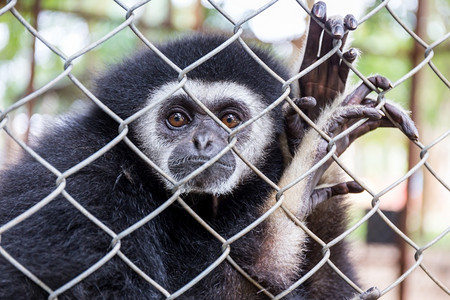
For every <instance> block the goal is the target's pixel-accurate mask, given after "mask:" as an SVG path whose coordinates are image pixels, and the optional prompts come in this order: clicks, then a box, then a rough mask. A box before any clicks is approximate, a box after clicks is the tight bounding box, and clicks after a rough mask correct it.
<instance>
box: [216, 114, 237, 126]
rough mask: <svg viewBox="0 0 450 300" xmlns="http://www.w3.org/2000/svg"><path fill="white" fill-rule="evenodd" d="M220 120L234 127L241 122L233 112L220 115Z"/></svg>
mask: <svg viewBox="0 0 450 300" xmlns="http://www.w3.org/2000/svg"><path fill="white" fill-rule="evenodd" d="M221 121H222V122H223V124H225V125H226V126H227V127H228V128H234V127H236V126H238V125H239V124H240V123H241V119H240V118H239V117H238V116H236V115H235V114H226V115H224V116H223V117H222V119H221Z"/></svg>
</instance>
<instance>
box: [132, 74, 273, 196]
mask: <svg viewBox="0 0 450 300" xmlns="http://www.w3.org/2000/svg"><path fill="white" fill-rule="evenodd" d="M177 85H178V82H170V83H167V84H165V85H163V86H162V87H161V88H159V89H157V90H156V91H154V92H153V93H152V94H151V95H150V96H149V98H148V100H147V104H148V105H152V104H153V105H154V107H152V108H151V109H149V111H148V112H147V113H145V114H144V115H143V116H142V117H140V118H139V119H138V121H137V136H138V139H139V140H140V144H141V145H142V147H143V152H144V153H145V154H146V155H147V156H148V157H149V158H150V159H151V160H152V161H153V162H155V163H156V164H157V165H158V166H159V167H160V168H161V169H162V170H163V171H165V172H166V173H167V174H169V175H170V176H171V177H172V178H173V179H175V180H176V181H178V180H181V179H183V178H185V177H186V176H188V175H190V174H191V173H192V172H194V171H195V170H196V169H198V168H199V167H201V166H202V165H203V164H205V163H206V162H208V161H209V160H210V159H211V158H213V157H215V156H216V155H217V154H219V153H220V152H221V151H223V150H224V149H225V148H226V147H227V145H228V144H229V133H228V132H227V131H226V130H225V129H224V128H222V127H221V126H220V125H219V124H217V123H216V122H215V121H214V120H213V119H212V118H211V117H210V116H209V115H208V114H207V113H206V112H205V111H204V110H203V109H202V108H201V107H200V106H199V105H198V104H197V103H195V102H194V101H193V100H192V99H191V97H190V96H188V94H187V93H186V92H185V91H184V90H183V89H179V90H177V91H176V92H175V93H173V94H171V93H172V92H173V91H174V90H175V89H176V86H177ZM185 86H186V88H187V90H188V92H189V93H191V94H192V95H193V96H194V97H196V98H197V99H199V100H200V101H201V102H202V103H203V104H204V105H205V106H206V107H207V108H208V109H209V110H210V111H211V112H212V113H213V114H214V115H215V116H216V117H217V118H218V119H219V120H220V121H221V122H222V123H223V124H224V125H225V126H226V127H228V128H230V129H231V130H235V129H239V127H240V126H242V125H243V124H245V122H247V121H248V120H249V119H251V118H252V117H255V116H257V115H259V114H260V113H261V112H262V111H263V110H264V109H265V108H266V105H265V104H264V103H263V101H261V100H260V99H259V98H260V97H261V96H260V95H258V94H256V93H254V92H252V91H251V90H250V89H249V88H247V87H245V86H243V85H239V84H237V83H233V82H204V81H200V80H189V81H187V82H186V85H185ZM168 95H170V96H168ZM154 103H157V104H156V105H155V104H154ZM273 131H274V130H273V120H272V119H271V117H269V115H268V114H266V115H264V116H262V117H261V118H259V119H258V120H257V121H255V122H254V123H252V124H250V125H249V126H247V127H245V128H243V130H241V131H239V132H238V133H237V135H236V138H237V142H236V144H235V147H236V149H237V150H238V151H239V152H240V153H241V154H242V156H243V157H244V158H246V159H247V160H248V161H250V162H251V163H252V164H254V165H256V166H258V165H259V164H260V162H261V161H262V160H263V159H264V156H265V153H266V150H267V148H268V145H269V144H270V143H271V142H272V141H273V139H274V138H275V134H274V132H273ZM251 172H252V171H251V170H250V168H249V167H248V166H247V165H246V164H245V163H244V162H243V161H242V160H241V159H240V158H239V157H238V156H237V155H236V154H235V153H234V152H233V151H232V150H230V151H228V152H226V154H224V155H223V156H222V157H221V158H220V159H218V160H217V161H216V162H215V163H214V164H212V165H211V166H210V167H208V168H207V169H206V170H204V171H203V172H201V173H200V174H198V175H197V176H195V177H194V178H192V179H191V180H189V181H188V182H187V183H186V184H185V186H184V190H183V192H197V193H206V194H212V195H221V194H226V193H230V192H232V191H233V189H234V188H235V187H236V186H237V185H239V183H241V182H242V181H244V180H245V179H246V178H247V177H248V176H249V175H250V174H251ZM160 177H161V178H162V179H163V181H164V182H165V184H166V186H167V188H168V189H170V188H171V187H172V184H171V183H170V182H169V181H168V180H166V179H164V178H163V177H162V176H160Z"/></svg>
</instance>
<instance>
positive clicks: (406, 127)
mask: <svg viewBox="0 0 450 300" xmlns="http://www.w3.org/2000/svg"><path fill="white" fill-rule="evenodd" d="M384 108H385V109H386V112H387V113H388V114H389V116H390V117H391V118H392V120H393V121H395V122H397V123H398V124H399V125H400V127H401V128H402V131H403V132H404V133H405V134H406V136H407V137H408V138H409V139H411V140H413V141H415V140H417V139H418V138H419V131H418V130H417V128H416V125H415V124H414V122H413V120H411V118H410V117H409V116H408V115H407V114H406V113H405V112H404V111H403V110H402V109H400V108H398V107H396V106H394V105H392V104H389V103H385V104H384Z"/></svg>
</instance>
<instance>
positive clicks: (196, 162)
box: [169, 155, 234, 169]
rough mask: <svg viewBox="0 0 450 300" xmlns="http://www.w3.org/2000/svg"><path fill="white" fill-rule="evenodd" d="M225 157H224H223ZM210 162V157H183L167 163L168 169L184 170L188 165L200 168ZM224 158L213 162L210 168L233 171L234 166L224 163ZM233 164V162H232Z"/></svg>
mask: <svg viewBox="0 0 450 300" xmlns="http://www.w3.org/2000/svg"><path fill="white" fill-rule="evenodd" d="M225 156H226V155H225ZM210 160H211V158H210V157H206V156H187V157H183V158H180V159H177V160H174V161H172V162H170V163H169V167H170V168H172V167H176V168H180V167H182V168H184V167H189V165H191V166H197V168H199V167H201V166H202V165H203V164H205V163H207V162H209V161H210ZM223 160H224V156H222V157H221V158H220V159H219V160H217V161H216V162H214V164H213V165H211V166H216V165H217V166H221V167H224V168H229V169H234V164H232V163H228V162H224V161H223ZM233 163H234V161H233Z"/></svg>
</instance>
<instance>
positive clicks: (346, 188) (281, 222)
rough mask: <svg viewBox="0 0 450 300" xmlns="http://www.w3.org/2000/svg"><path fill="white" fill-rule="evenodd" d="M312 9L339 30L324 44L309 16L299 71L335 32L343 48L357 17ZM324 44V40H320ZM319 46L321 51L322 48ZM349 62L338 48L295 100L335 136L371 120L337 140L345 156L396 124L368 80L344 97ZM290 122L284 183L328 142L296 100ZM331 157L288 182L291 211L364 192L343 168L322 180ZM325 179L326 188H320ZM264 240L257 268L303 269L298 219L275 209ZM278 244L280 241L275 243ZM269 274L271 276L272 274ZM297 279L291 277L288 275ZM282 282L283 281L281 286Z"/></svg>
mask: <svg viewBox="0 0 450 300" xmlns="http://www.w3.org/2000/svg"><path fill="white" fill-rule="evenodd" d="M312 13H313V14H314V15H315V16H316V17H317V18H318V19H319V20H320V21H321V22H322V23H324V24H325V27H326V28H327V29H329V30H330V31H331V32H332V33H333V34H334V37H330V36H328V34H326V33H324V38H323V41H322V43H321V42H320V36H321V33H322V31H323V29H322V27H320V26H319V25H318V24H317V23H316V22H315V21H314V20H311V21H310V25H309V33H308V38H307V43H306V45H305V54H304V58H303V62H302V64H301V68H300V71H302V70H304V69H305V68H307V67H308V66H309V65H310V64H312V63H314V62H315V61H317V60H318V59H320V58H321V57H322V56H324V55H325V54H326V53H327V52H329V51H330V50H331V49H332V48H333V39H334V38H335V39H341V41H342V45H341V47H340V48H341V51H342V49H343V47H344V44H345V41H346V39H347V33H345V29H348V30H353V29H355V28H356V26H357V22H356V20H355V18H354V17H353V16H351V15H347V16H346V17H345V18H344V19H339V18H331V19H329V20H327V19H326V6H325V3H323V2H318V3H316V4H315V5H314V6H313V8H312ZM320 44H321V45H320ZM319 47H321V52H320V54H319V56H318V55H317V53H318V49H319ZM343 56H344V58H345V59H346V60H347V61H348V62H349V63H352V62H353V61H354V60H355V59H356V57H357V51H356V50H355V49H350V50H348V51H347V52H344V54H343ZM348 73H349V67H348V66H347V65H346V64H345V63H344V62H343V61H342V60H341V58H340V57H339V56H338V55H337V54H334V55H333V56H331V57H330V58H329V59H328V60H326V61H325V62H323V63H322V64H321V65H320V66H319V67H318V68H316V69H314V70H313V71H311V72H309V73H308V74H307V75H305V76H303V77H301V78H300V79H299V86H300V95H299V98H296V99H295V100H294V102H295V104H296V105H297V107H298V108H299V109H300V110H302V111H303V112H304V113H305V114H306V116H307V117H309V118H310V119H311V120H312V121H313V122H314V123H315V124H316V126H317V127H318V128H319V129H321V130H322V131H323V132H324V133H326V134H327V135H328V136H330V137H331V138H333V137H335V136H336V135H338V134H339V133H341V132H343V131H344V130H346V129H347V128H349V127H350V126H352V125H353V124H355V123H356V122H358V121H360V120H361V119H364V118H367V119H368V120H367V121H366V122H365V123H363V124H362V125H360V126H359V127H358V128H356V130H353V131H352V132H351V133H350V134H349V135H347V136H345V137H343V138H341V139H340V140H338V141H336V152H335V154H336V155H338V156H339V155H341V154H342V153H343V152H344V151H345V150H346V149H347V148H348V146H349V145H350V144H351V143H352V142H353V141H354V140H356V139H357V138H358V137H360V136H362V135H364V134H365V133H367V132H368V131H370V130H374V129H376V128H378V127H394V124H393V123H392V122H391V121H390V120H389V119H388V118H387V117H386V116H385V115H384V113H383V112H382V111H381V110H379V109H377V108H375V106H376V101H374V100H371V99H368V98H366V97H367V96H368V95H369V93H370V92H371V91H372V90H371V89H370V88H369V87H367V86H366V85H365V84H361V85H360V86H358V87H357V88H356V89H355V90H354V91H353V92H351V93H350V94H349V95H348V96H347V97H343V96H341V94H342V93H343V92H344V90H345V85H346V82H347V77H348ZM369 81H370V82H371V83H372V84H373V85H374V86H375V87H377V88H381V89H383V90H386V89H388V88H390V87H391V85H390V83H389V81H388V80H387V79H386V78H384V77H382V76H374V77H370V78H369ZM384 107H385V109H386V112H387V113H389V115H390V116H391V118H392V119H393V120H394V121H395V122H397V123H398V124H399V125H400V126H401V128H402V130H403V132H404V133H405V134H406V135H407V136H408V138H410V139H412V140H415V139H417V137H418V132H417V129H416V128H415V126H414V123H413V121H412V120H411V119H410V118H409V117H408V115H407V114H406V113H405V112H404V111H403V110H401V109H399V108H397V107H396V106H394V105H391V104H385V106H384ZM285 128H286V136H287V138H288V146H289V150H290V152H291V154H292V155H293V157H292V160H291V162H290V164H289V165H288V166H287V167H286V169H285V171H284V173H283V176H282V177H281V180H280V182H279V184H278V185H279V186H280V187H281V188H283V187H286V186H287V185H289V184H291V183H293V182H294V181H295V180H297V179H298V178H299V177H300V176H302V175H303V174H305V173H306V172H307V171H308V170H310V169H311V168H313V167H314V166H315V165H316V164H317V163H318V162H319V161H321V160H322V159H324V158H325V157H326V155H327V154H328V152H329V150H328V142H327V141H326V140H325V139H324V138H323V137H322V136H321V135H320V134H319V133H318V132H317V131H316V130H315V129H313V128H311V127H310V126H309V125H308V124H307V123H306V122H305V121H304V120H303V119H302V117H300V115H299V114H298V113H297V112H296V111H295V109H294V108H292V107H291V106H288V107H287V108H286V107H285ZM332 162H333V160H332V158H330V159H328V160H327V161H326V162H324V163H323V164H322V165H321V166H320V167H318V168H317V169H316V170H315V171H313V172H311V173H309V174H308V175H307V176H306V177H305V178H304V179H303V180H301V181H300V182H298V183H296V184H295V185H294V186H292V187H291V188H290V189H287V190H286V191H285V192H284V193H283V195H284V200H283V206H284V207H285V208H287V209H288V210H289V211H290V212H291V213H293V214H294V215H295V216H296V217H297V218H298V219H299V220H300V221H304V220H305V219H306V217H307V216H308V215H309V214H310V213H311V212H312V211H313V210H314V208H315V207H316V206H317V205H319V204H320V203H323V202H325V201H327V200H328V199H330V198H332V197H333V196H336V195H344V194H348V193H358V192H362V191H363V189H362V187H361V186H360V185H359V184H357V183H356V182H354V181H350V182H344V181H343V179H342V177H341V175H340V174H337V175H331V176H327V179H328V177H330V178H329V179H330V180H331V181H330V182H324V180H323V177H324V176H323V175H324V174H325V172H326V171H327V170H328V169H329V167H330V165H331V164H332ZM319 184H320V185H322V184H323V185H324V186H325V187H319V188H318V186H319ZM277 200H278V199H277V193H276V192H273V193H272V194H271V195H270V197H269V201H267V203H266V205H265V206H264V207H263V208H262V212H266V211H267V210H268V209H270V208H271V207H272V206H273V205H275V203H276V201H277ZM267 230H268V234H267V235H266V240H265V242H264V243H263V244H262V245H261V247H260V250H261V251H260V253H259V257H260V259H259V260H257V263H256V264H255V265H254V268H253V271H254V272H258V273H259V274H262V273H264V272H266V273H267V272H268V269H269V270H270V272H268V273H270V274H269V275H267V277H268V278H270V280H272V282H274V281H275V282H289V281H290V280H291V279H292V278H295V277H296V274H298V272H299V271H300V270H299V268H301V265H303V262H302V260H304V259H305V253H307V252H305V251H304V249H305V248H306V246H305V241H306V235H305V233H304V231H303V230H302V229H300V227H298V226H296V225H295V224H294V222H292V220H290V219H289V217H288V216H287V215H286V213H285V212H284V211H283V210H282V209H277V210H275V211H274V212H273V213H272V214H271V215H270V216H269V218H268V219H267ZM275 245H276V246H275ZM269 276H270V277H269ZM291 282H292V281H291ZM279 286H280V285H279Z"/></svg>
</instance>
